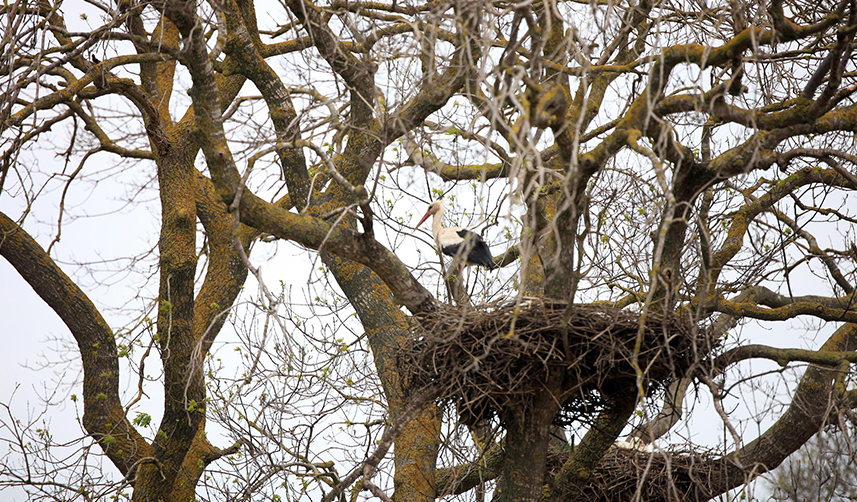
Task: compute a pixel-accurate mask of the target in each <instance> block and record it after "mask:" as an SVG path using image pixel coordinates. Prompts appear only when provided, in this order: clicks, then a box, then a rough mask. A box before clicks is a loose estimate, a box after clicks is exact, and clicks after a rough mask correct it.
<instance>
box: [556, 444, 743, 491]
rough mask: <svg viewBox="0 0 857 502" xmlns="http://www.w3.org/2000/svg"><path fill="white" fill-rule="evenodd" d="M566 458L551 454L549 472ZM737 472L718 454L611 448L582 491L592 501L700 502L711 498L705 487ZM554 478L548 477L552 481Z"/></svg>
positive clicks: (564, 455) (733, 466) (563, 455)
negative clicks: (637, 497) (638, 496)
mask: <svg viewBox="0 0 857 502" xmlns="http://www.w3.org/2000/svg"><path fill="white" fill-rule="evenodd" d="M567 457H568V452H555V451H552V452H551V453H550V454H549V455H548V469H549V470H550V471H552V472H553V473H554V475H555V472H556V471H558V470H559V468H560V466H561V465H562V464H563V463H564V462H565V460H566V458H567ZM736 470H738V471H740V469H739V468H738V467H737V466H735V465H734V464H732V463H730V462H725V461H723V459H722V457H721V455H718V454H715V453H714V452H711V453H704V452H703V453H701V452H694V451H657V452H651V453H647V452H640V451H636V450H624V449H619V448H611V449H610V451H609V452H608V453H607V454H606V455H605V456H604V458H602V459H601V461H600V462H599V464H598V467H597V468H596V469H595V471H594V472H593V474H592V478H591V479H590V482H589V483H588V484H587V486H586V488H585V489H584V490H585V492H586V497H585V498H584V499H585V500H589V501H591V502H627V501H629V500H634V495H635V494H636V493H637V491H638V490H639V495H640V498H639V500H645V501H648V502H690V501H703V500H708V499H710V498H711V497H712V494H711V493H709V492H708V490H707V487H709V486H711V485H712V482H713V481H714V480H717V479H719V478H722V477H724V476H729V475H730V474H731V473H733V472H734V471H736ZM554 475H550V476H548V479H553V477H554Z"/></svg>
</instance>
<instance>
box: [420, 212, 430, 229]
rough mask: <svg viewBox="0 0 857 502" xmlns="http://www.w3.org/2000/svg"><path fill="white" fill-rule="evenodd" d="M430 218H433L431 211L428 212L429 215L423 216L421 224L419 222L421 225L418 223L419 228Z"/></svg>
mask: <svg viewBox="0 0 857 502" xmlns="http://www.w3.org/2000/svg"><path fill="white" fill-rule="evenodd" d="M429 216H431V211H429V212H427V213H426V214H425V215H424V216H423V219H421V220H420V222H419V223H417V226H420V225H422V224H423V222H424V221H426V220H427V219H428V217H429Z"/></svg>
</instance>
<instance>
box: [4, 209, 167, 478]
mask: <svg viewBox="0 0 857 502" xmlns="http://www.w3.org/2000/svg"><path fill="white" fill-rule="evenodd" d="M0 256H3V257H4V258H5V259H6V260H8V261H9V263H10V264H11V265H12V266H13V267H15V270H17V271H18V273H19V274H20V275H21V277H22V278H23V279H24V280H25V281H27V283H28V284H29V285H30V286H31V287H32V288H33V290H34V291H35V292H36V294H38V295H39V297H41V298H42V300H44V301H45V303H47V304H48V306H49V307H50V308H51V309H52V310H53V311H54V312H56V313H57V315H58V316H59V317H60V319H62V321H63V323H65V325H66V326H67V327H68V329H69V331H71V334H72V336H74V339H75V341H76V342H77V346H78V348H79V350H80V358H81V362H82V365H83V406H84V408H83V409H84V414H83V426H84V427H85V428H86V431H87V432H88V433H89V434H90V435H91V436H92V437H94V438H95V439H96V440H98V442H99V444H100V445H101V448H102V449H103V450H104V452H105V453H106V454H107V456H108V457H109V458H110V460H111V461H112V462H113V464H114V465H115V466H116V467H117V468H118V469H119V471H120V472H121V473H122V475H123V476H125V477H128V476H129V475H132V474H133V472H132V471H133V470H134V469H135V468H136V466H137V465H138V463H139V462H140V461H141V460H142V459H143V458H146V457H151V456H153V449H152V446H151V445H150V444H149V443H148V442H147V441H146V440H145V439H144V438H143V437H142V436H141V435H140V434H139V433H138V432H137V430H136V429H135V428H134V427H133V426H132V425H131V423H130V422H129V421H128V419H127V418H126V416H125V411H124V409H123V407H122V403H121V401H120V399H119V359H118V356H117V351H116V341H115V339H114V337H113V331H112V330H111V329H110V327H109V326H108V325H107V321H105V320H104V318H103V317H102V316H101V313H100V312H99V311H98V309H97V308H96V307H95V305H94V304H93V303H92V301H91V300H90V299H89V297H87V296H86V294H85V293H84V292H83V291H82V290H81V289H80V288H79V287H78V286H77V284H75V283H74V282H73V281H72V280H71V279H69V277H68V276H67V275H66V274H65V273H64V272H63V271H62V270H60V268H59V267H58V266H57V265H56V263H55V262H54V261H53V260H52V259H51V257H50V256H48V254H47V253H46V252H45V250H44V249H43V248H42V247H41V246H40V245H39V244H38V243H37V242H36V241H35V239H33V238H32V237H31V236H30V235H29V234H28V233H27V232H26V231H24V229H23V228H21V227H20V226H18V224H17V223H15V222H14V221H12V220H11V219H10V218H9V217H8V216H6V215H5V214H3V213H2V212H0Z"/></svg>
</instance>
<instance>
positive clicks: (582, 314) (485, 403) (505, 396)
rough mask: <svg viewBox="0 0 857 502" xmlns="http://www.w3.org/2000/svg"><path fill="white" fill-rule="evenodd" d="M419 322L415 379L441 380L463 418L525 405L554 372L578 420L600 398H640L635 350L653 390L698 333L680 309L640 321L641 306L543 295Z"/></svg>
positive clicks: (688, 358) (411, 359)
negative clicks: (568, 301)
mask: <svg viewBox="0 0 857 502" xmlns="http://www.w3.org/2000/svg"><path fill="white" fill-rule="evenodd" d="M419 322H420V327H419V328H417V329H416V330H415V331H416V335H417V336H416V337H415V339H414V340H412V343H411V345H410V346H409V347H407V348H405V350H404V351H403V356H404V359H405V362H407V363H409V366H410V367H411V368H412V369H413V371H414V377H413V378H414V380H413V382H414V383H415V384H417V385H432V386H437V388H439V389H440V392H441V398H442V399H445V400H451V401H453V402H455V404H456V405H457V407H458V411H459V413H460V414H461V415H462V419H465V420H466V421H469V420H470V419H479V418H490V416H492V415H493V414H495V413H497V412H499V411H502V410H504V409H508V407H510V406H518V405H520V404H521V403H524V404H525V403H527V402H528V400H529V399H530V398H531V396H533V395H534V394H536V393H540V392H544V391H545V390H547V389H546V387H545V382H548V381H553V382H556V381H557V380H558V379H559V380H560V381H561V385H560V389H561V390H560V392H559V394H560V395H556V396H555V398H557V399H560V400H561V404H562V408H563V411H564V412H565V413H564V416H565V417H566V419H567V420H575V419H580V417H581V416H584V415H591V413H593V412H595V411H598V410H599V409H601V408H602V407H603V406H604V404H605V403H604V401H603V396H610V395H617V394H620V393H621V394H627V392H628V391H629V390H630V391H631V392H634V394H632V395H636V392H635V390H636V389H637V375H638V373H637V370H636V369H635V368H634V366H633V364H632V362H633V361H634V359H635V353H636V356H637V357H636V361H637V365H638V368H639V369H640V372H641V374H642V375H643V377H644V385H645V386H646V388H645V390H646V392H647V393H651V392H652V391H654V390H656V388H657V387H659V386H660V385H662V384H663V383H665V382H667V381H670V380H671V379H672V378H675V377H676V376H679V375H682V374H684V372H685V371H686V370H687V368H688V367H689V366H690V364H691V363H692V361H693V359H694V357H693V355H694V353H695V350H694V348H695V347H696V344H697V343H698V342H700V341H701V337H702V334H701V333H699V331H700V330H698V329H697V328H696V325H695V324H693V323H691V322H690V321H689V320H687V319H683V318H681V317H679V316H678V315H671V316H668V317H663V316H653V315H649V316H647V318H646V319H645V322H644V323H643V322H642V319H641V316H640V314H639V313H637V312H631V311H627V310H621V309H617V308H611V307H605V306H601V305H571V306H569V305H568V304H566V303H564V302H557V301H551V300H544V299H538V298H529V299H526V300H525V301H523V302H520V303H511V304H505V305H483V306H478V307H464V308H457V307H452V306H443V307H441V308H440V309H439V310H437V311H435V312H432V313H431V314H426V315H423V316H421V317H420V318H419ZM641 325H642V329H641ZM638 337H639V340H638ZM636 347H639V350H637V348H636ZM550 392H552V393H555V391H554V390H551V391H550Z"/></svg>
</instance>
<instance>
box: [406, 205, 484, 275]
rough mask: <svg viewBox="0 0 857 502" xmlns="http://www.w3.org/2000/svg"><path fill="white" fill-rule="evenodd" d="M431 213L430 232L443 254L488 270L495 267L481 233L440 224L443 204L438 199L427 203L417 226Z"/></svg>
mask: <svg viewBox="0 0 857 502" xmlns="http://www.w3.org/2000/svg"><path fill="white" fill-rule="evenodd" d="M431 215H434V219H433V220H432V222H431V233H432V234H434V241H435V242H437V247H439V248H440V250H441V252H443V254H445V255H448V256H452V257H460V258H461V261H463V262H464V264H466V265H482V266H483V267H486V268H488V269H489V270H493V269H495V268H497V264H496V263H494V259H493V258H492V257H491V250H489V249H488V245H487V244H485V241H483V240H482V236H481V235H479V234H477V233H476V232H471V231H470V230H467V229H466V228H462V227H444V226H443V225H442V223H441V220H442V218H443V204H442V203H441V202H440V201H439V200H436V201H434V202H432V203H431V204H429V207H428V211H426V214H425V216H423V219H421V220H420V222H419V223H417V226H420V225H422V224H423V222H424V221H426V220H427V219H428V217H429V216H431Z"/></svg>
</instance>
